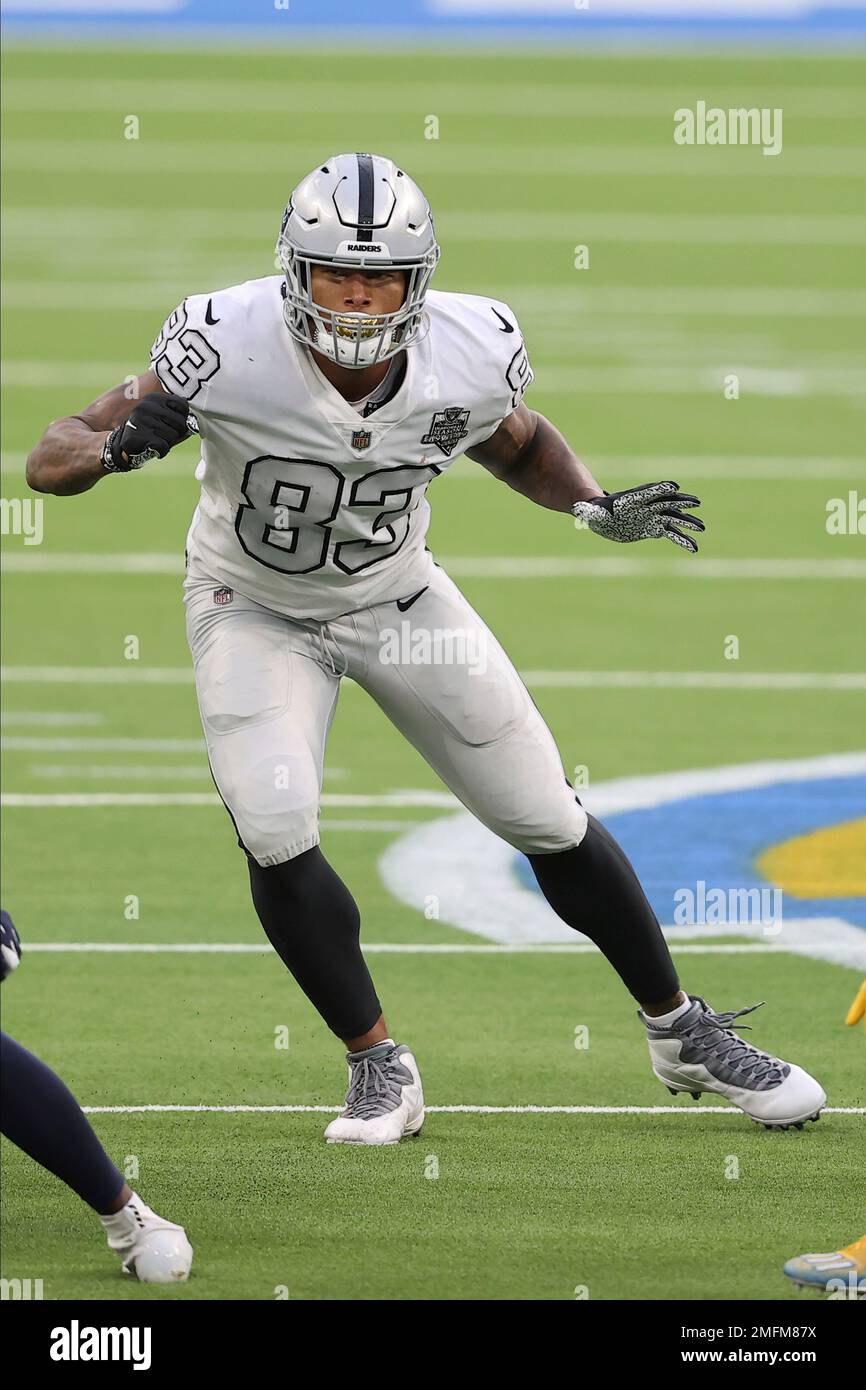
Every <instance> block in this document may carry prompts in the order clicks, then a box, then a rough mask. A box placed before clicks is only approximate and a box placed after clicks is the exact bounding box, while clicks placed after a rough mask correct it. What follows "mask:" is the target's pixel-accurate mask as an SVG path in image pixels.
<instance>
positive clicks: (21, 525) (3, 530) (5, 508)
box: [0, 497, 44, 545]
mask: <svg viewBox="0 0 866 1390" xmlns="http://www.w3.org/2000/svg"><path fill="white" fill-rule="evenodd" d="M0 535H4V536H23V537H24V544H25V545H41V544H42V537H43V535H44V527H43V524H42V498H41V497H0Z"/></svg>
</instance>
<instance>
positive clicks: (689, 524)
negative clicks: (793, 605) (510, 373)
mask: <svg viewBox="0 0 866 1390" xmlns="http://www.w3.org/2000/svg"><path fill="white" fill-rule="evenodd" d="M468 454H469V457H470V458H471V459H474V460H475V462H476V463H480V464H481V465H482V467H484V468H486V469H487V470H488V472H490V473H492V474H493V476H494V477H495V478H500V479H501V480H502V481H503V482H505V483H508V485H509V487H512V488H514V490H515V491H516V492H520V493H522V494H523V496H524V497H528V498H530V500H531V501H533V502H537V503H538V504H539V506H541V507H549V508H551V510H552V511H556V512H572V513H573V514H574V516H575V517H576V518H577V519H578V521H580V522H582V523H583V524H584V525H585V526H587V527H589V529H590V530H591V531H594V532H595V533H596V535H599V536H603V537H604V538H605V540H610V541H621V542H627V541H643V540H654V539H656V538H658V537H664V538H665V539H667V540H670V541H673V542H674V544H676V545H679V546H682V547H683V548H684V549H685V550H692V551H694V550H697V548H698V547H697V542H696V541H695V540H693V538H692V537H691V536H688V535H686V534H685V532H686V531H703V530H704V523H703V522H702V521H701V520H700V518H699V517H696V516H684V515H683V512H684V510H686V509H689V508H692V507H698V506H700V501H699V499H698V498H697V497H694V496H692V494H691V493H687V492H680V490H679V483H674V482H661V483H644V484H643V485H642V486H641V487H632V488H627V489H626V490H625V491H624V492H613V493H607V492H605V491H604V489H603V488H601V487H600V486H599V485H598V483H597V482H596V480H595V478H594V477H593V476H592V474H591V473H590V471H589V469H588V468H587V467H586V466H585V465H584V464H583V463H581V461H580V459H579V458H578V457H577V456H576V454H575V453H574V452H573V451H572V449H570V448H569V446H568V444H567V443H566V441H565V440H564V439H563V437H562V435H561V434H560V433H559V430H558V429H556V427H555V426H554V425H552V424H551V423H550V421H549V420H546V419H545V417H544V416H543V415H539V414H538V412H537V411H534V410H530V409H529V408H528V407H527V406H526V405H524V404H523V402H521V404H520V405H519V406H518V407H517V409H516V410H514V411H512V413H511V414H510V415H509V416H507V417H506V419H504V420H503V421H502V424H501V425H500V426H499V428H498V429H497V430H496V432H495V434H492V435H491V437H490V438H489V439H486V440H485V441H484V443H483V444H478V445H476V447H475V448H474V449H469V450H468Z"/></svg>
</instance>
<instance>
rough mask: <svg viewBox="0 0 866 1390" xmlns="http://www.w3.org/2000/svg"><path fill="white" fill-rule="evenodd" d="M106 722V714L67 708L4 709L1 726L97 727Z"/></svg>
mask: <svg viewBox="0 0 866 1390" xmlns="http://www.w3.org/2000/svg"><path fill="white" fill-rule="evenodd" d="M104 723H105V715H104V714H96V713H81V714H75V713H73V712H72V711H67V710H4V711H3V715H2V718H0V727H2V728H4V729H14V728H20V729H65V728H70V729H73V728H96V727H98V725H100V724H104Z"/></svg>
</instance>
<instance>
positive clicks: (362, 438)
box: [352, 430, 373, 449]
mask: <svg viewBox="0 0 866 1390" xmlns="http://www.w3.org/2000/svg"><path fill="white" fill-rule="evenodd" d="M372 438H373V436H372V434H371V433H370V431H369V430H353V431H352V448H353V449H369V447H370V440H371V439H372Z"/></svg>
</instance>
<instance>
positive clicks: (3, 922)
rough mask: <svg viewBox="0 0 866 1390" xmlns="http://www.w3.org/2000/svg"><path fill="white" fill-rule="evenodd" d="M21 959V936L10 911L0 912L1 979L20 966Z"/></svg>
mask: <svg viewBox="0 0 866 1390" xmlns="http://www.w3.org/2000/svg"><path fill="white" fill-rule="evenodd" d="M20 959H21V938H20V936H19V935H18V933H17V931H16V930H15V927H14V926H13V924H12V918H11V917H10V916H9V913H8V912H0V980H5V979H6V976H7V975H9V974H11V972H12V971H13V970H15V969H17V967H18V962H19V961H20Z"/></svg>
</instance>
